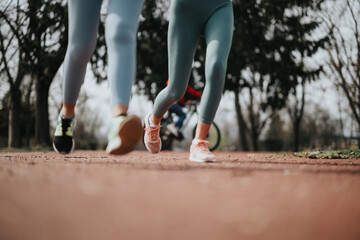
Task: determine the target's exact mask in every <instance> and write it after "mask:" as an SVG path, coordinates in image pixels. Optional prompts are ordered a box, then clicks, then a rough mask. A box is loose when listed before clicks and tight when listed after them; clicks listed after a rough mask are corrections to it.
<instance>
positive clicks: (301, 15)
mask: <svg viewBox="0 0 360 240" xmlns="http://www.w3.org/2000/svg"><path fill="white" fill-rule="evenodd" d="M321 2H322V0H319V1H313V0H305V1H296V0H293V1H292V0H288V1H283V0H275V1H274V0H262V1H257V0H235V1H233V5H234V17H235V30H234V37H233V46H232V50H231V52H230V56H229V63H228V73H229V74H228V79H229V81H227V84H226V86H225V87H226V89H228V90H233V89H234V88H259V89H260V90H261V91H262V92H264V93H265V94H266V99H267V101H266V102H265V103H263V106H262V109H263V110H265V109H266V108H267V107H271V108H281V107H283V106H284V104H285V102H286V99H287V96H288V94H289V92H290V90H291V88H292V86H295V85H297V83H298V78H299V77H300V78H308V79H310V78H311V79H315V78H316V76H318V74H319V73H320V71H321V68H317V69H312V70H306V69H304V67H303V64H302V63H301V62H300V59H299V55H300V56H312V55H314V54H315V53H316V52H317V51H318V49H319V48H321V47H322V46H323V45H324V43H325V42H326V41H327V38H323V39H318V40H314V41H312V40H309V39H307V36H308V35H309V34H311V33H312V32H313V31H314V30H316V29H317V27H318V26H319V23H318V22H317V21H316V20H308V21H305V20H307V18H306V16H307V12H308V11H315V10H317V9H318V8H319V6H320V3H321ZM245 69H246V70H248V71H250V72H252V73H253V76H254V77H253V78H252V79H251V78H249V77H244V75H243V74H242V73H241V71H242V70H245ZM256 76H257V77H256Z"/></svg>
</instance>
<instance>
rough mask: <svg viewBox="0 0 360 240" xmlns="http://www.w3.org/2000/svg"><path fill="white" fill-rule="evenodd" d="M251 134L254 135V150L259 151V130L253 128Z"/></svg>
mask: <svg viewBox="0 0 360 240" xmlns="http://www.w3.org/2000/svg"><path fill="white" fill-rule="evenodd" d="M251 136H252V138H251V140H252V144H253V151H255V152H256V151H258V150H259V147H258V138H259V136H258V134H257V131H256V129H253V128H252V129H251Z"/></svg>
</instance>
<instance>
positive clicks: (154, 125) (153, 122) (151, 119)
mask: <svg viewBox="0 0 360 240" xmlns="http://www.w3.org/2000/svg"><path fill="white" fill-rule="evenodd" d="M155 122H157V121H156V120H154V115H152V114H151V115H150V117H149V125H150V126H151V127H158V126H160V122H158V123H157V124H156V123H155Z"/></svg>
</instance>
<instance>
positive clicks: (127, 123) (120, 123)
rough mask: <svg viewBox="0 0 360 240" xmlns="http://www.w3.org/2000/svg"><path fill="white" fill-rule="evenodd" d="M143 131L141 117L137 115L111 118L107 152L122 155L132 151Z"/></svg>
mask: <svg viewBox="0 0 360 240" xmlns="http://www.w3.org/2000/svg"><path fill="white" fill-rule="evenodd" d="M142 133H143V129H142V124H141V119H140V118H139V117H137V116H135V115H129V116H123V115H122V116H118V117H115V118H113V119H112V120H111V125H110V131H109V135H108V145H107V147H106V152H107V153H109V154H114V155H120V154H126V153H128V152H131V151H132V150H133V149H134V147H135V145H136V144H137V143H138V141H139V140H140V139H141V135H142Z"/></svg>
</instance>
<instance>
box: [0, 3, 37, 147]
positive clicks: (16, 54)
mask: <svg viewBox="0 0 360 240" xmlns="http://www.w3.org/2000/svg"><path fill="white" fill-rule="evenodd" d="M2 4H4V7H3V8H1V10H0V24H1V25H0V26H1V27H0V52H1V55H0V56H1V59H0V75H1V76H3V77H4V78H5V79H6V80H7V82H8V84H9V93H8V95H7V96H8V106H7V107H8V110H9V111H8V113H9V127H8V132H9V133H8V147H21V145H22V143H21V135H20V126H21V125H20V114H21V110H22V104H21V101H22V99H21V97H22V94H21V89H20V87H21V84H22V83H23V80H24V78H25V76H26V74H27V73H28V71H29V70H30V67H29V65H28V62H27V61H26V59H27V57H28V56H29V54H28V52H27V46H26V43H25V36H24V34H23V30H24V29H25V28H26V22H27V19H26V18H25V17H24V16H23V15H22V13H21V11H22V10H21V8H20V4H19V1H17V2H16V3H15V4H14V3H12V2H9V3H8V4H7V5H5V3H2Z"/></svg>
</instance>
